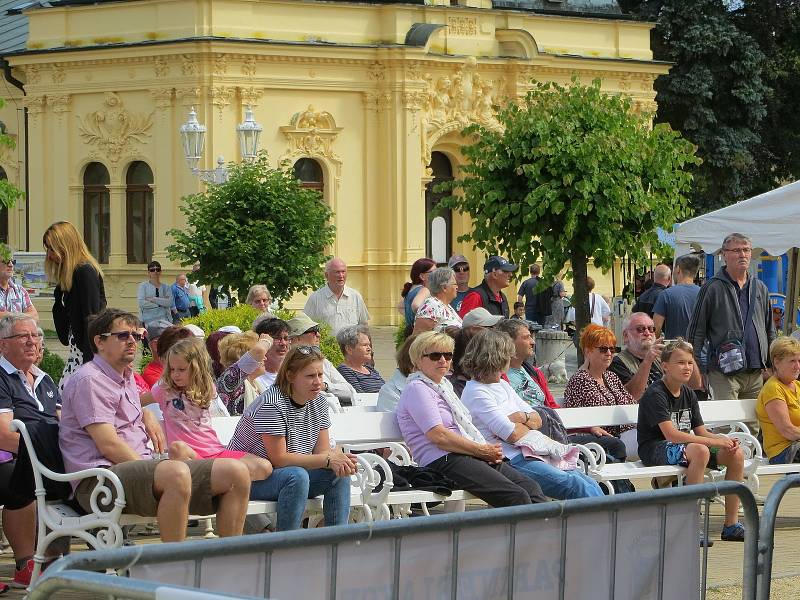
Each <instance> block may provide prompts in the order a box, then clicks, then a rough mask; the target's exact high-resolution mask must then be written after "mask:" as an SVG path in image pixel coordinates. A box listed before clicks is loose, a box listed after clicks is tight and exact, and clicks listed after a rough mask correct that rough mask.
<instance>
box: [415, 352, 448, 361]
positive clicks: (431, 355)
mask: <svg viewBox="0 0 800 600" xmlns="http://www.w3.org/2000/svg"><path fill="white" fill-rule="evenodd" d="M422 356H427V357H428V358H430V359H431V360H432V361H433V362H439V361H440V360H441V359H442V357H443V356H444V359H445V360H447V361H450V360H453V353H452V352H428V353H427V354H423V355H422Z"/></svg>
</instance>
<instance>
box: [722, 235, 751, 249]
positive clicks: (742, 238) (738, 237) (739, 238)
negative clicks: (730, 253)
mask: <svg viewBox="0 0 800 600" xmlns="http://www.w3.org/2000/svg"><path fill="white" fill-rule="evenodd" d="M733 241H737V242H746V243H748V244H750V247H751V248H752V247H753V240H751V239H750V238H749V237H747V236H746V235H745V234H743V233H730V234H728V235H727V236H725V239H724V240H722V249H723V250H725V249H726V248H727V247H728V244H730V243H731V242H733Z"/></svg>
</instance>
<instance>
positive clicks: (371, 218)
mask: <svg viewBox="0 0 800 600" xmlns="http://www.w3.org/2000/svg"><path fill="white" fill-rule="evenodd" d="M23 1H24V0H18V1H17V2H2V3H0V5H5V7H6V8H8V7H9V6H17V5H19V4H20V3H21V2H23ZM493 4H494V5H495V7H493ZM29 5H30V8H28V9H25V10H24V11H23V13H22V15H21V16H18V17H9V16H5V17H3V19H13V18H16V19H19V21H18V22H19V25H18V26H17V27H16V28H14V29H15V31H16V32H17V33H19V31H24V28H25V27H27V35H26V36H24V43H22V44H18V46H17V49H15V47H14V45H13V44H11V45H10V46H9V45H8V44H7V46H6V47H5V48H2V47H1V46H0V52H2V53H3V55H4V58H5V61H6V62H7V66H8V68H7V69H6V82H7V83H6V93H4V94H2V95H5V96H6V97H10V101H9V103H8V105H7V106H6V107H5V109H3V110H2V111H1V112H0V120H2V121H3V122H4V124H5V126H6V128H7V131H8V132H9V133H11V134H12V135H14V136H15V137H16V138H17V142H18V146H17V149H16V150H14V151H5V152H4V153H2V154H0V167H2V169H3V171H4V174H5V176H7V177H8V178H9V179H11V180H12V181H14V182H16V183H17V184H18V185H19V186H20V187H22V188H25V189H27V191H28V197H27V199H26V201H24V202H21V203H20V204H19V206H17V207H15V208H14V209H12V210H11V211H9V215H8V238H9V241H10V243H11V244H12V245H13V246H15V247H16V248H17V249H20V250H25V249H29V250H30V251H32V252H38V251H41V250H42V247H41V236H42V233H43V231H44V230H45V229H46V228H47V226H48V225H49V224H50V223H52V222H53V221H56V220H61V219H65V220H70V221H72V222H74V223H75V224H76V225H77V226H78V227H79V229H82V230H83V231H84V235H85V238H86V240H87V243H88V244H89V245H90V248H91V249H92V251H93V252H94V253H95V255H97V256H98V257H99V258H100V259H101V262H103V263H104V269H105V273H106V292H107V295H108V299H109V304H110V305H115V306H120V307H124V308H131V309H132V308H134V307H135V305H136V298H135V296H136V284H137V283H138V282H139V281H141V280H143V279H144V278H145V267H144V265H145V263H146V262H147V261H148V260H150V259H151V258H153V259H156V260H159V261H161V262H162V263H164V264H169V261H168V260H167V258H166V254H165V247H166V246H167V245H168V244H169V243H170V240H169V238H168V236H167V235H166V231H167V230H169V229H170V228H173V227H180V226H181V224H182V222H183V221H182V218H183V216H182V214H181V212H180V211H179V204H180V202H179V200H180V198H181V197H182V196H185V195H187V194H190V193H194V192H197V191H200V190H202V188H203V185H204V184H202V183H201V182H200V181H199V179H197V178H196V177H195V176H194V175H193V174H192V173H191V172H190V170H189V169H188V167H187V164H186V162H185V160H184V156H183V150H182V147H181V140H180V137H179V135H178V130H179V127H180V126H181V124H182V123H184V122H185V121H186V120H187V115H188V113H189V110H190V108H191V107H196V110H197V114H198V119H199V120H200V121H201V122H202V123H204V124H205V125H206V127H207V128H208V134H207V138H206V151H205V154H204V156H203V160H202V161H201V165H200V166H201V168H206V169H210V168H213V167H214V166H215V164H216V158H217V156H219V155H224V156H225V157H226V158H227V159H228V160H239V159H240V158H241V157H240V155H239V146H238V141H237V138H236V132H235V128H236V125H237V124H238V123H240V122H241V121H242V120H243V119H244V111H245V107H246V106H248V105H250V106H252V107H253V111H254V114H255V118H256V120H257V121H258V122H259V123H260V124H261V125H262V126H263V128H264V130H263V134H262V136H261V148H262V149H265V150H266V151H267V152H268V153H269V156H270V157H271V159H272V160H274V161H276V162H278V161H288V162H289V163H290V164H296V166H297V172H298V173H299V174H300V175H301V176H302V178H303V179H304V180H307V181H308V183H309V185H312V186H315V187H317V188H319V189H321V190H322V194H323V197H324V199H325V202H327V203H328V204H329V205H330V206H331V207H332V209H333V210H334V213H335V217H334V220H335V225H336V229H337V237H336V241H335V243H334V246H333V248H332V252H333V253H334V254H335V255H337V256H341V257H342V258H343V259H344V260H345V261H346V262H347V263H348V265H349V269H350V275H349V283H350V284H351V285H352V286H353V287H356V288H358V289H359V290H360V291H361V292H362V294H363V296H364V298H365V300H366V302H367V305H368V306H369V308H370V311H371V313H372V317H373V322H374V323H377V324H388V323H392V322H395V320H396V319H398V318H399V315H398V314H397V313H396V312H395V310H394V308H393V307H394V305H395V304H396V302H397V300H398V298H399V291H400V288H401V286H402V283H403V282H404V281H405V280H406V279H407V276H408V270H409V265H410V264H411V263H412V262H413V261H414V260H416V259H417V258H420V257H422V256H425V255H429V256H433V257H434V258H436V259H439V260H446V257H447V255H449V254H450V253H455V252H458V253H463V254H465V255H467V256H468V257H469V258H470V259H471V260H472V265H473V283H477V280H478V277H479V268H480V266H482V260H481V259H480V257H479V255H478V254H477V253H476V252H474V251H472V250H471V249H470V248H467V247H465V246H463V245H461V244H459V243H458V242H457V241H456V238H457V237H458V236H459V235H460V234H461V233H463V232H464V231H465V230H466V229H467V228H468V225H469V223H468V220H467V219H466V217H464V216H462V215H452V216H451V215H444V216H443V217H442V218H439V219H433V218H432V217H431V214H430V213H431V209H432V208H433V205H434V204H435V202H436V200H437V198H436V197H435V195H434V194H433V193H432V192H431V191H430V187H431V183H432V182H433V181H434V180H436V179H440V178H446V177H451V176H456V177H457V176H458V171H459V165H460V164H461V162H462V156H461V153H460V148H461V146H462V144H463V143H464V141H465V140H464V139H463V138H462V136H461V135H460V133H459V132H460V131H461V130H462V129H463V128H464V126H466V125H467V124H469V123H472V122H480V123H484V124H486V125H489V126H491V125H493V124H495V119H494V108H493V107H494V106H496V105H498V104H502V103H504V102H506V101H508V99H513V98H516V97H518V96H520V95H522V94H524V93H525V92H526V90H527V89H528V87H529V85H530V81H531V80H532V79H536V80H555V81H558V82H562V83H566V82H568V81H569V80H570V78H571V76H572V75H573V74H575V73H577V74H578V75H579V76H580V77H581V79H583V80H585V81H589V80H591V79H594V78H597V77H600V78H602V80H603V85H604V88H605V89H607V90H610V91H615V92H617V91H618V92H623V93H627V94H630V95H631V96H632V97H633V98H634V100H635V103H636V104H637V106H639V107H640V108H645V109H648V110H652V109H653V108H654V95H655V94H654V91H653V81H654V79H655V77H657V76H658V75H659V74H662V73H665V72H666V70H667V66H666V65H664V64H663V63H658V62H656V61H653V60H652V54H651V51H650V29H651V25H649V24H646V23H640V22H634V21H631V20H628V19H626V18H623V17H622V16H621V15H620V14H618V12H619V11H618V9H616V3H615V2H610V1H608V0H576V1H571V0H566V1H564V0H559V1H555V0H506V1H504V2H494V3H493V2H491V1H489V0H427V1H426V2H422V0H416V1H407V2H401V1H398V2H394V3H390V2H335V1H314V0H306V1H295V0H213V1H212V0H140V1H127V2H126V1H115V2H107V1H99V0H97V1H96V2H95V3H94V4H85V3H83V2H80V1H78V0H61V1H59V0H51V2H49V6H44V7H42V5H41V3H39V2H30V3H29ZM498 6H502V8H498ZM0 35H1V32H0ZM20 46H21V47H20ZM12 84H17V85H19V86H20V87H21V88H22V89H24V95H23V91H22V89H17V88H16V87H14V86H13V85H12ZM23 109H24V110H23ZM26 119H27V140H26V139H25V129H26ZM26 157H27V162H26ZM298 161H300V162H299V164H298ZM26 174H27V180H26ZM0 175H2V174H0ZM1 228H2V225H0V234H2V229H1ZM171 267H172V268H170V269H168V273H167V274H166V275H165V281H171V280H172V275H174V274H175V273H176V272H177V268H178V266H177V265H171ZM231 268H236V267H235V264H234V265H232V267H231ZM606 281H607V283H603V282H606ZM610 287H611V286H610V279H609V278H604V279H601V283H600V285H599V286H598V288H599V291H601V292H604V293H608V292H610ZM273 293H275V294H280V290H273ZM49 302H50V301H49V300H47V299H46V298H42V299H41V300H37V305H38V306H39V309H40V311H41V312H43V313H44V314H45V315H47V314H49V308H50V306H49ZM301 302H302V299H300V298H295V299H294V300H293V302H292V304H290V306H301Z"/></svg>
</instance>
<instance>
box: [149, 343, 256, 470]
mask: <svg viewBox="0 0 800 600" xmlns="http://www.w3.org/2000/svg"><path fill="white" fill-rule="evenodd" d="M162 360H163V363H164V371H163V373H162V374H161V379H160V380H159V382H158V383H157V384H156V385H154V386H153V389H152V390H151V392H150V394H144V395H142V405H146V404H150V403H152V402H156V403H158V405H159V407H160V408H161V412H162V413H163V415H164V429H165V431H166V434H167V442H168V443H169V457H170V458H171V459H177V460H194V459H208V458H238V459H240V460H241V461H242V462H244V463H245V464H246V465H247V467H248V469H250V477H251V479H252V480H253V481H258V480H261V479H266V478H267V477H269V476H270V474H271V473H272V464H271V463H270V462H269V461H268V460H267V459H265V458H262V457H260V456H256V455H254V454H248V453H247V452H239V451H235V450H228V449H227V448H226V447H225V446H223V445H222V443H221V442H220V441H219V438H218V437H217V433H216V432H215V431H214V429H213V427H211V409H212V408H213V407H212V404H214V400H215V399H217V388H216V386H215V385H214V379H213V376H212V372H211V357H210V356H209V355H208V351H207V350H206V348H205V346H204V345H203V343H202V342H201V341H199V340H197V339H196V338H186V339H183V340H180V341H179V342H177V343H176V344H175V345H173V346H172V347H171V348H170V349H169V350H168V351H167V353H166V355H165V356H164V357H163V359H162Z"/></svg>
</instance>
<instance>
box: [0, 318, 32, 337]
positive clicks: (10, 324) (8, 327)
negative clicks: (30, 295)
mask: <svg viewBox="0 0 800 600" xmlns="http://www.w3.org/2000/svg"><path fill="white" fill-rule="evenodd" d="M22 321H33V323H34V325H36V319H34V318H33V317H32V316H30V315H26V314H25V313H10V314H7V315H6V316H5V317H3V318H2V319H0V338H7V337H8V336H11V335H14V325H16V324H17V323H21V322H22ZM37 327H38V325H37ZM39 331H41V329H39Z"/></svg>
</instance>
